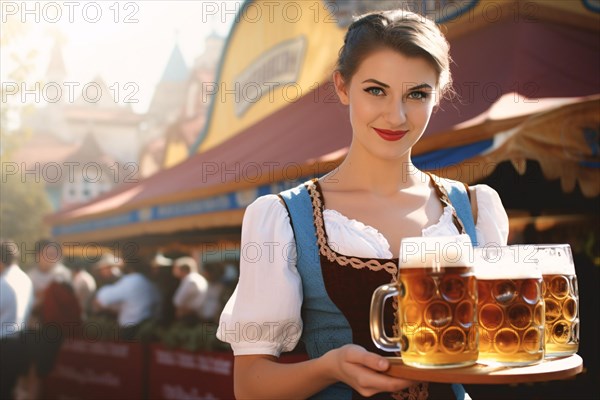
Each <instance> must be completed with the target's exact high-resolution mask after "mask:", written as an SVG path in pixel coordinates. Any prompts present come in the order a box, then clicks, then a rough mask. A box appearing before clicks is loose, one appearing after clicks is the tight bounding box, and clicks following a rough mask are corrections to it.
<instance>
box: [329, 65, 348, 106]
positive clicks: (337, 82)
mask: <svg viewBox="0 0 600 400" xmlns="http://www.w3.org/2000/svg"><path fill="white" fill-rule="evenodd" d="M333 86H334V87H335V92H336V93H337V95H338V97H339V99H340V103H342V104H343V105H345V106H347V105H348V104H350V101H349V100H348V98H349V96H348V87H347V86H346V83H345V82H344V78H342V74H341V73H340V71H334V72H333Z"/></svg>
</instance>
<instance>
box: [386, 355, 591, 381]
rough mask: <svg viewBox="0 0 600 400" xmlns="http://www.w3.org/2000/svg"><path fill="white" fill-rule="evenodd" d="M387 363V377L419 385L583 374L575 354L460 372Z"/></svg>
mask: <svg viewBox="0 0 600 400" xmlns="http://www.w3.org/2000/svg"><path fill="white" fill-rule="evenodd" d="M387 358H388V359H389V360H390V369H389V370H388V371H387V374H388V375H391V376H396V377H399V378H404V379H410V380H414V381H421V382H439V383H467V384H468V383H471V384H507V383H523V382H542V381H552V380H560V379H566V378H569V377H572V376H574V375H577V374H578V373H580V372H581V371H582V370H583V359H582V358H581V357H580V356H578V355H577V354H573V355H571V356H567V357H560V358H551V359H545V360H544V361H542V362H541V363H539V364H535V365H527V366H523V367H503V366H495V365H494V366H491V365H484V364H475V365H472V366H470V367H461V368H438V369H431V368H415V367H409V366H407V365H404V363H403V362H402V359H401V358H400V357H387Z"/></svg>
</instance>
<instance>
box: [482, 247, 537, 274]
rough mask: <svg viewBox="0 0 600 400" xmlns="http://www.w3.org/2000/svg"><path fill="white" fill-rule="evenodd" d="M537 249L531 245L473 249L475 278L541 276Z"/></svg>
mask: <svg viewBox="0 0 600 400" xmlns="http://www.w3.org/2000/svg"><path fill="white" fill-rule="evenodd" d="M536 253H537V249H536V248H535V247H534V246H531V245H529V246H528V245H517V246H488V247H483V248H477V249H475V250H474V255H475V277H476V278H477V279H486V280H491V279H529V278H541V277H542V270H541V268H540V266H539V260H537V259H536V258H535V255H536Z"/></svg>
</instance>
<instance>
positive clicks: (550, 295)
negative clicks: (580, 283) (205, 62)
mask: <svg viewBox="0 0 600 400" xmlns="http://www.w3.org/2000/svg"><path fill="white" fill-rule="evenodd" d="M536 247H537V253H536V259H537V260H538V261H539V265H540V267H541V269H542V276H543V280H544V281H543V284H542V294H543V296H544V302H545V303H546V357H556V356H566V355H571V354H574V353H576V352H577V350H578V349H579V291H578V287H577V277H576V276H575V264H574V263H573V255H572V253H571V247H570V246H569V245H568V244H557V245H537V246H536Z"/></svg>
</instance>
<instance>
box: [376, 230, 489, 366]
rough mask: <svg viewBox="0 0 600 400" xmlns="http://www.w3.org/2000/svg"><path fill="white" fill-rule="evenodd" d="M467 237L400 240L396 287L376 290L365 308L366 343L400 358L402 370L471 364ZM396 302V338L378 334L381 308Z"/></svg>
mask: <svg viewBox="0 0 600 400" xmlns="http://www.w3.org/2000/svg"><path fill="white" fill-rule="evenodd" d="M472 253H473V248H472V247H471V242H470V240H469V236H467V235H459V236H439V237H415V238H406V239H404V240H402V243H401V246H400V258H399V277H398V278H399V280H398V282H397V283H392V284H388V285H383V286H380V287H379V288H377V289H376V290H375V292H374V293H373V298H372V302H371V337H372V338H373V342H374V343H375V345H376V346H377V347H379V348H380V349H382V350H385V351H390V352H400V353H401V356H402V361H403V362H404V364H406V365H410V366H413V367H419V368H450V367H460V366H468V365H473V364H475V363H476V361H477V356H478V351H477V334H478V332H477V313H476V312H475V307H476V302H477V287H476V281H475V275H474V268H473V257H472V256H473V254H472ZM390 297H395V299H396V300H397V302H398V311H397V312H398V314H397V316H398V318H397V319H398V321H397V324H398V325H397V326H398V328H399V329H398V332H399V334H400V336H399V337H389V336H387V334H386V333H385V330H384V329H383V304H384V302H385V300H386V299H388V298H390Z"/></svg>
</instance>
